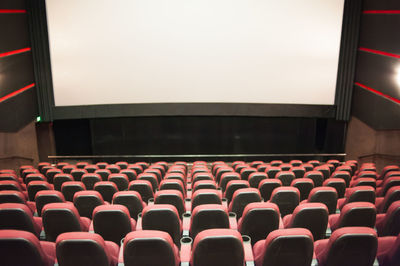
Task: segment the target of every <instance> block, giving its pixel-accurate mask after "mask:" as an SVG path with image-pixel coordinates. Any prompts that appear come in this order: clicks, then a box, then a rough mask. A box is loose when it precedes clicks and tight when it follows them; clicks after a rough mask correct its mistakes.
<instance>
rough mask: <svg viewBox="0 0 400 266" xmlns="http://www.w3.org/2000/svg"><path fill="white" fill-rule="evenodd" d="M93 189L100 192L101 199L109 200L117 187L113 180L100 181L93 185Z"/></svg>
mask: <svg viewBox="0 0 400 266" xmlns="http://www.w3.org/2000/svg"><path fill="white" fill-rule="evenodd" d="M94 190H96V191H98V192H99V193H100V194H101V196H102V197H103V200H105V201H107V202H111V201H112V198H113V196H114V194H115V193H117V192H118V187H117V185H115V184H114V183H113V182H110V181H101V182H97V183H96V184H95V185H94Z"/></svg>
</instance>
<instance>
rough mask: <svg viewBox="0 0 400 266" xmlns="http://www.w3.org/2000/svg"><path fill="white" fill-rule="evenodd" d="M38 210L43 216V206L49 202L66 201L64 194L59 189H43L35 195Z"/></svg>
mask: <svg viewBox="0 0 400 266" xmlns="http://www.w3.org/2000/svg"><path fill="white" fill-rule="evenodd" d="M35 202H36V210H37V213H38V215H39V216H42V210H43V207H44V206H45V205H46V204H49V203H57V202H65V198H64V195H63V194H62V193H61V192H60V191H57V190H42V191H39V192H38V193H36V196H35Z"/></svg>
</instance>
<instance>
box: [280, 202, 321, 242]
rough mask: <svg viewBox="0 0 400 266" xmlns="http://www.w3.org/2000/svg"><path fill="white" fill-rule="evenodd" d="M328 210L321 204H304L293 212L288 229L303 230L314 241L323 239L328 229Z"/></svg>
mask: <svg viewBox="0 0 400 266" xmlns="http://www.w3.org/2000/svg"><path fill="white" fill-rule="evenodd" d="M328 216H329V212H328V208H327V207H326V206H325V204H323V203H316V202H315V203H304V204H301V205H299V206H297V207H296V209H294V211H293V215H292V217H291V221H290V222H289V224H288V226H285V227H289V228H296V227H298V228H305V229H308V230H309V231H310V232H311V234H312V235H313V239H314V240H315V241H317V240H319V239H323V238H324V237H325V232H326V228H327V227H328Z"/></svg>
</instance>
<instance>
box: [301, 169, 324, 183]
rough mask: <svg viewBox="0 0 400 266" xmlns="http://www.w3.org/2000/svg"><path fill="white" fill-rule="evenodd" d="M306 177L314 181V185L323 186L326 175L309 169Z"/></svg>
mask: <svg viewBox="0 0 400 266" xmlns="http://www.w3.org/2000/svg"><path fill="white" fill-rule="evenodd" d="M304 178H310V179H311V180H312V181H313V182H314V187H321V186H322V183H323V182H324V175H323V174H322V173H321V172H320V171H309V172H307V173H305V174H304Z"/></svg>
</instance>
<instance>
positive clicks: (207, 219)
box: [189, 204, 229, 239]
mask: <svg viewBox="0 0 400 266" xmlns="http://www.w3.org/2000/svg"><path fill="white" fill-rule="evenodd" d="M213 228H229V216H228V211H227V210H226V208H224V207H223V206H222V205H220V204H203V205H200V206H197V207H196V208H194V210H193V211H192V216H191V220H190V234H189V235H190V237H192V238H193V239H194V238H195V237H196V236H197V234H198V233H199V232H201V231H203V230H206V229H213Z"/></svg>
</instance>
